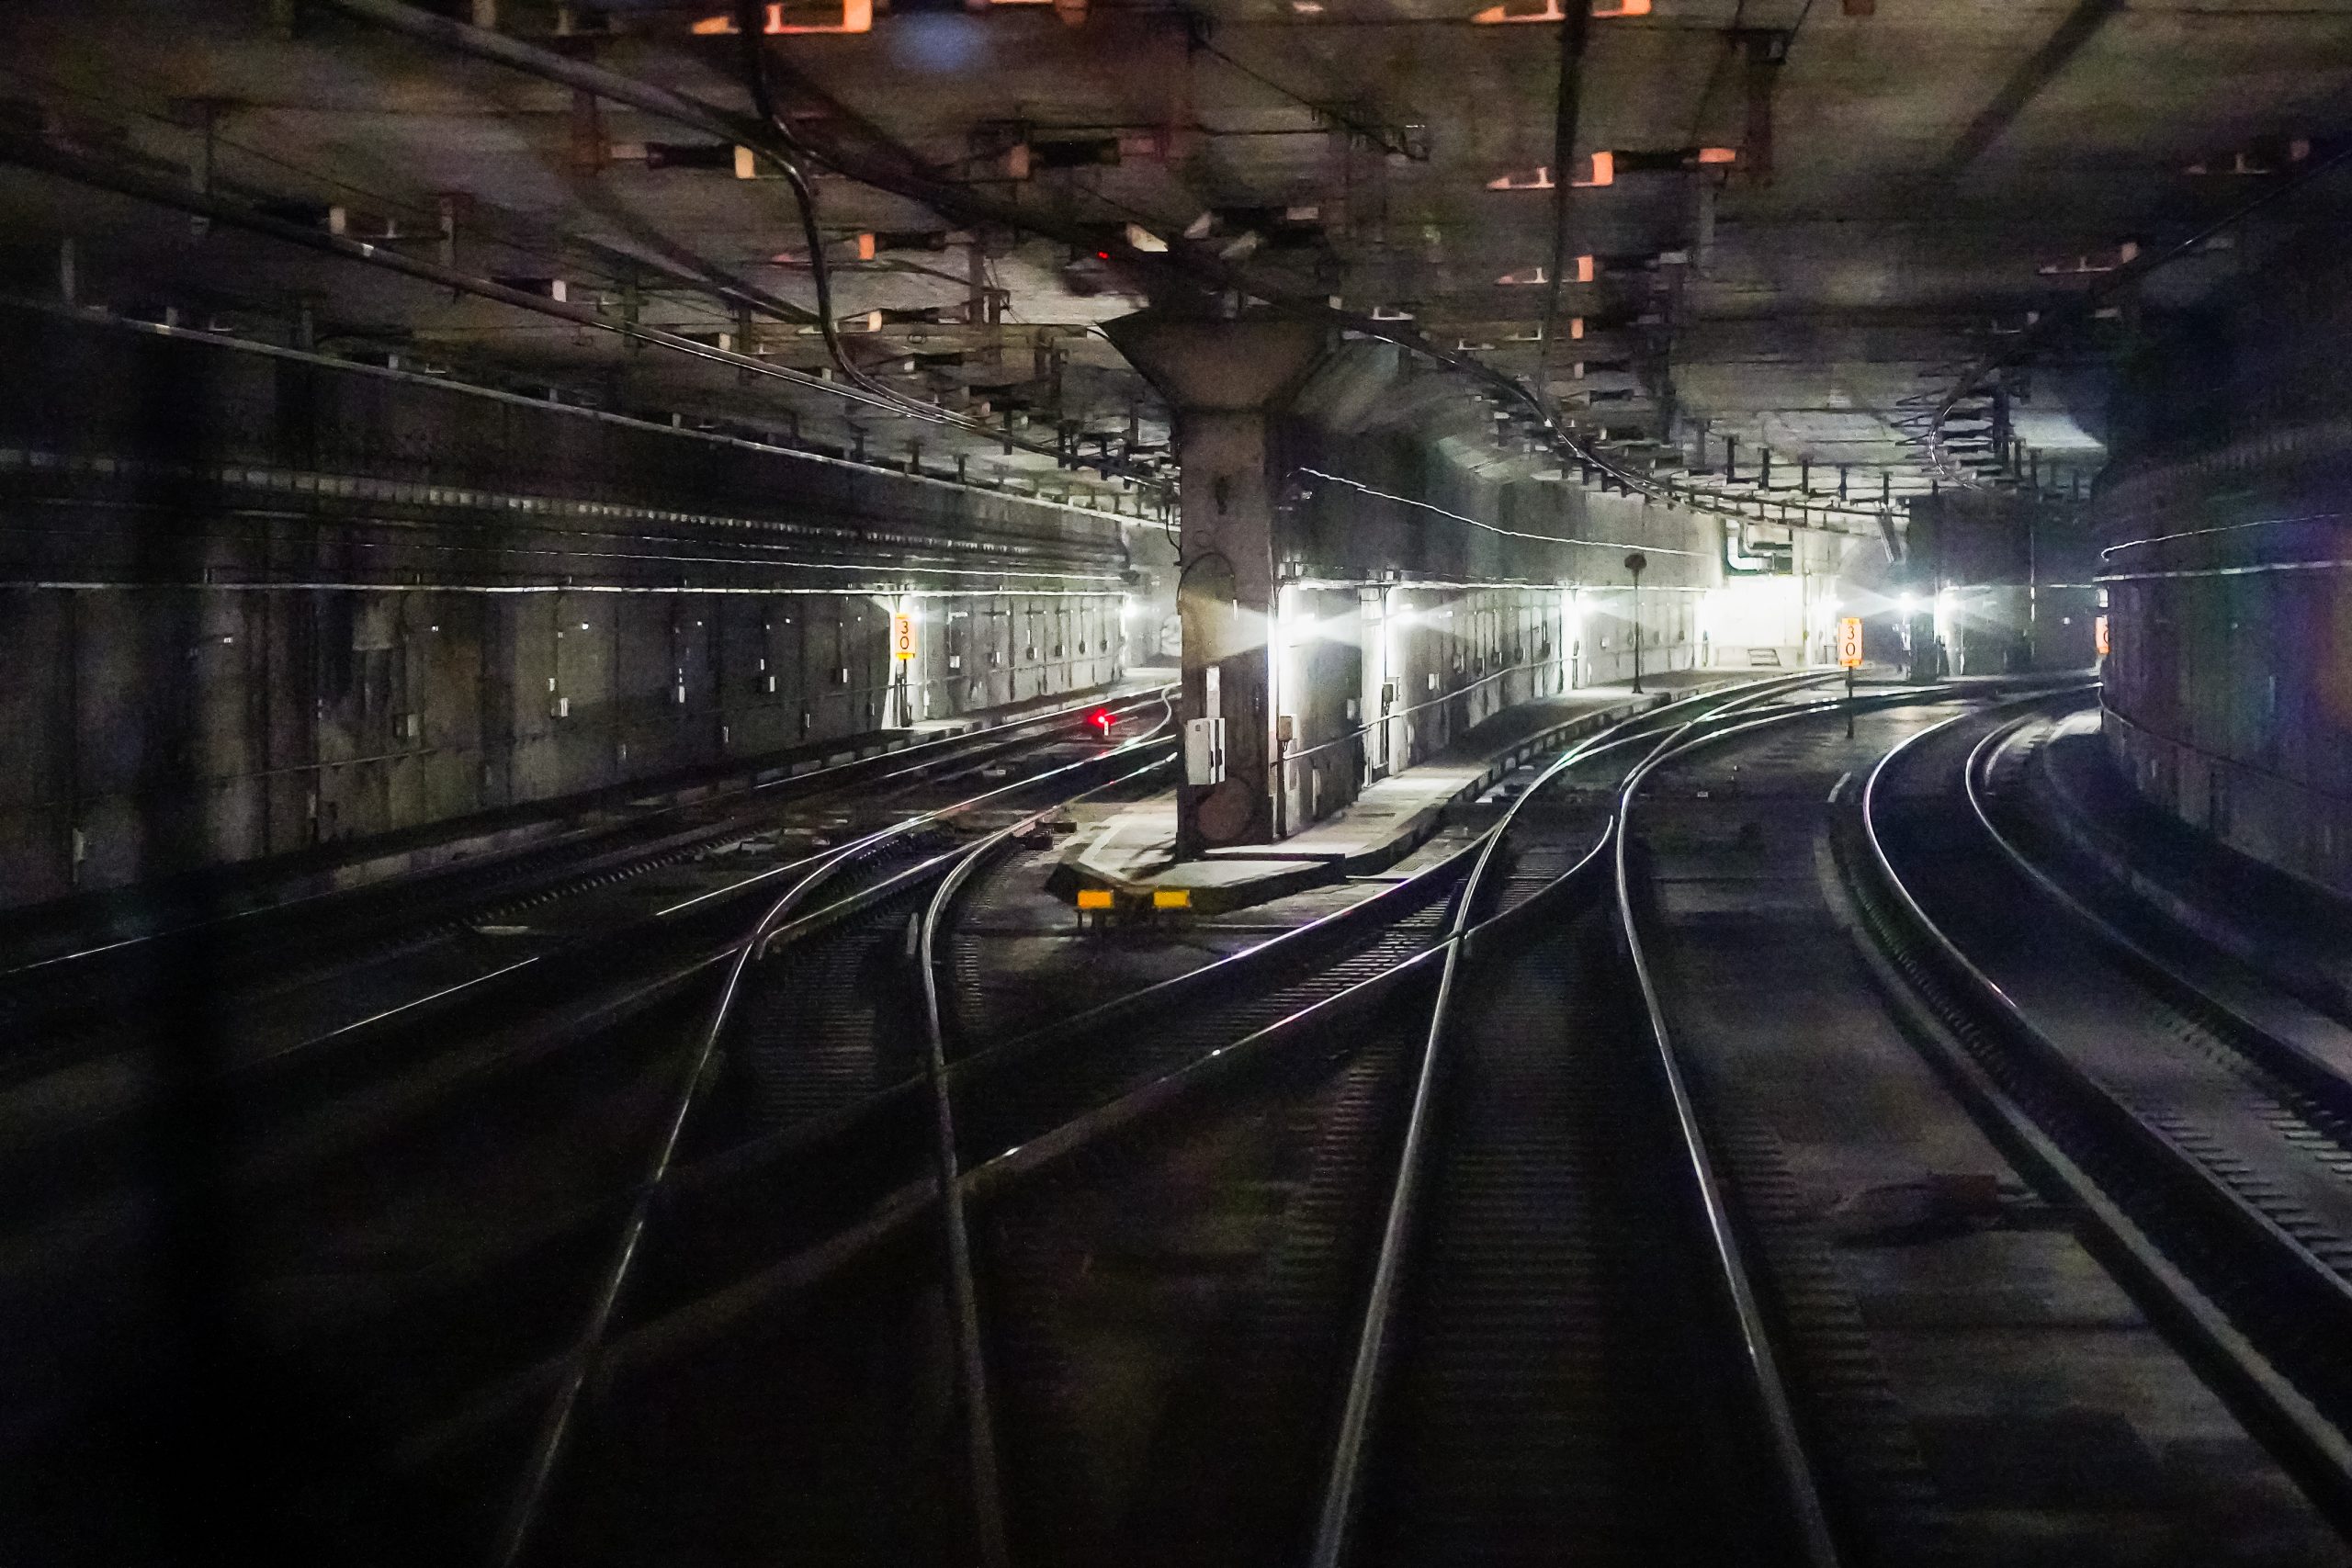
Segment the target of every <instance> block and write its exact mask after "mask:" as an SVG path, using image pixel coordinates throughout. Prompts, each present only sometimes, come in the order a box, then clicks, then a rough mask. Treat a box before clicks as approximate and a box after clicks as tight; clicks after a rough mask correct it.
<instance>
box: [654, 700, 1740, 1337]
mask: <svg viewBox="0 0 2352 1568" xmlns="http://www.w3.org/2000/svg"><path fill="white" fill-rule="evenodd" d="M1777 683H1778V682H1757V683H1755V684H1758V685H1771V684H1777ZM1742 689H1743V690H1744V689H1745V688H1742ZM1702 695H1714V696H1719V695H1721V694H1702ZM1699 700H1702V697H1701V696H1693V697H1690V698H1683V699H1679V700H1678V701H1677V702H1676V703H1674V704H1670V705H1661V707H1659V708H1657V709H1653V710H1651V712H1650V713H1649V714H1645V715H1641V716H1635V717H1634V718H1633V719H1629V720H1627V721H1625V722H1626V723H1627V724H1637V723H1641V722H1645V721H1646V720H1649V719H1650V718H1652V717H1654V716H1655V715H1656V714H1657V713H1659V712H1662V711H1665V708H1667V707H1680V706H1683V705H1687V704H1689V703H1691V702H1695V701H1699ZM1611 744H1613V742H1611V741H1610V740H1609V739H1608V738H1607V737H1597V738H1595V739H1593V740H1591V741H1589V742H1587V743H1586V747H1585V750H1587V751H1588V754H1589V753H1590V752H1592V751H1595V750H1600V749H1604V748H1605V747H1606V746H1608V745H1611ZM1489 831H1491V829H1490V830H1489ZM1485 841H1486V840H1485V839H1484V838H1482V839H1481V840H1478V841H1476V842H1474V843H1473V844H1472V845H1470V846H1467V847H1466V848H1465V851H1464V853H1469V852H1476V851H1477V850H1478V849H1479V848H1480V846H1481V845H1482V844H1483V843H1484V842H1485ZM1460 859H1461V855H1460V854H1457V855H1456V856H1453V857H1450V861H1449V863H1454V862H1458V861H1459V860H1460ZM1440 869H1442V868H1432V870H1431V871H1430V872H1425V873H1424V875H1431V874H1435V873H1436V871H1437V870H1440ZM1565 884H1566V878H1565V877H1564V878H1560V879H1556V880H1555V883H1554V884H1553V885H1552V886H1551V887H1550V888H1547V889H1546V892H1547V893H1549V892H1552V891H1555V890H1556V889H1557V888H1558V887H1559V886H1564V885H1565ZM1392 891H1393V890H1392ZM1545 902H1548V900H1547V899H1545V898H1544V897H1541V896H1539V897H1538V898H1532V899H1529V900H1526V901H1524V902H1522V903H1521V904H1520V905H1517V906H1514V908H1513V909H1512V911H1511V913H1510V917H1508V918H1511V919H1517V918H1520V917H1521V916H1523V915H1524V914H1525V913H1527V912H1528V911H1530V910H1531V909H1532V908H1538V907H1541V905H1542V904H1544V903H1545ZM1342 913H1345V911H1342ZM1294 934H1295V933H1294ZM1263 945H1267V944H1261V946H1263ZM1252 951H1253V952H1254V951H1256V950H1254V949H1253V950H1252ZM1445 951H1446V949H1445V948H1444V947H1443V946H1442V945H1432V946H1431V947H1430V948H1428V949H1426V950H1424V951H1423V952H1422V953H1419V954H1418V955H1416V956H1415V957H1413V958H1410V959H1408V960H1405V961H1404V962H1402V963H1400V964H1397V965H1396V966H1395V967H1394V968H1392V969H1389V970H1386V971H1384V972H1383V973H1382V974H1380V975H1377V976H1373V977H1372V978H1370V979H1367V980H1364V981H1361V982H1358V983H1357V984H1356V985H1355V986H1353V987H1350V988H1349V989H1347V990H1344V991H1342V992H1340V993H1339V994H1338V995H1336V996H1333V997H1330V998H1324V999H1322V1000H1320V1001H1317V1002H1316V1003H1314V1004H1313V1005H1312V1006H1310V1007H1308V1008H1306V1009H1304V1010H1302V1011H1301V1012H1300V1013H1297V1014H1294V1015H1292V1016H1291V1017H1289V1018H1286V1019H1283V1020H1280V1021H1275V1022H1273V1023H1271V1024H1268V1025H1266V1026H1264V1027H1263V1028H1261V1029H1259V1030H1256V1031H1254V1032H1252V1033H1250V1035H1248V1036H1245V1037H1244V1038H1243V1039H1241V1040H1239V1041H1237V1042H1234V1043H1229V1044H1227V1045H1225V1046H1221V1047H1219V1048H1217V1049H1216V1050H1215V1051H1213V1052H1211V1053H1209V1054H1208V1055H1206V1056H1204V1057H1201V1058H1198V1059H1195V1060H1194V1061H1193V1062H1191V1063H1188V1064H1186V1065H1184V1066H1181V1067H1178V1068H1176V1069H1174V1070H1172V1071H1170V1072H1169V1073H1167V1074H1165V1075H1163V1076H1161V1077H1159V1078H1156V1079H1154V1080H1152V1081H1151V1082H1149V1083H1147V1084H1145V1085H1143V1086H1141V1087H1139V1088H1137V1089H1133V1090H1130V1091H1127V1092H1126V1093H1125V1094H1123V1095H1121V1096H1120V1097H1118V1098H1117V1099H1116V1100H1113V1101H1111V1102H1109V1103H1107V1104H1105V1105H1103V1106H1101V1107H1098V1108H1097V1109H1096V1110H1094V1111H1089V1112H1086V1113H1083V1114H1081V1115H1080V1116H1078V1117H1075V1118H1073V1119H1072V1120H1071V1121H1069V1122H1065V1123H1063V1124H1062V1125H1061V1126H1059V1127H1057V1128H1055V1129H1052V1130H1050V1131H1048V1132H1046V1133H1045V1134H1040V1135H1038V1136H1037V1137H1035V1138H1033V1139H1031V1140H1030V1141H1029V1142H1028V1143H1025V1144H1023V1145H1018V1146H1015V1147H1013V1148H1011V1149H1008V1150H1006V1151H1004V1152H1003V1153H1002V1154H1000V1155H998V1156H994V1157H993V1158H991V1159H989V1161H987V1162H986V1163H984V1164H982V1165H980V1166H978V1167H974V1168H969V1169H967V1170H966V1171H964V1172H963V1174H962V1177H961V1180H962V1182H963V1184H964V1186H965V1187H966V1190H967V1195H984V1194H991V1193H993V1192H995V1191H997V1190H1001V1186H1002V1184H1003V1183H1004V1182H1005V1181H1007V1180H1010V1179H1014V1178H1016V1177H1018V1176H1022V1175H1025V1174H1028V1173H1030V1172H1032V1171H1034V1170H1035V1169H1038V1168H1042V1167H1043V1166H1045V1165H1046V1164H1049V1163H1051V1161H1052V1160H1054V1159H1057V1158H1059V1157H1062V1156H1065V1155H1067V1154H1068V1153H1069V1152H1071V1151H1072V1150H1074V1149H1076V1148H1078V1147H1080V1146H1083V1145H1086V1144H1089V1143H1091V1142H1092V1141H1094V1140H1095V1139H1097V1138H1099V1137H1101V1136H1103V1134H1107V1133H1108V1132H1111V1131H1113V1130H1115V1129H1116V1128H1118V1127H1122V1126H1125V1125H1126V1124H1127V1123H1129V1122H1133V1121H1135V1120H1136V1119H1137V1118H1138V1117H1140V1116H1142V1115H1144V1114H1145V1113H1147V1112H1148V1111H1153V1110H1157V1109H1159V1108H1161V1107H1163V1106H1165V1105H1167V1104H1169V1103H1171V1102H1173V1101H1174V1100H1177V1099H1180V1098H1182V1097H1183V1096H1184V1095H1186V1094H1189V1093H1191V1092H1193V1090H1195V1089H1198V1088H1200V1087H1201V1086H1203V1085H1204V1084H1206V1083H1208V1082H1210V1081H1213V1080H1214V1079H1215V1078H1216V1077H1220V1076H1222V1075H1223V1074H1225V1073H1227V1072H1229V1071H1231V1070H1234V1069H1235V1068H1236V1067H1238V1066H1240V1065H1241V1064H1243V1063H1245V1062H1247V1061H1249V1060H1250V1059H1252V1058H1253V1057H1255V1056H1257V1055H1262V1054H1263V1052H1264V1051H1265V1050H1267V1049H1268V1048H1270V1047H1271V1046H1272V1045H1274V1044H1277V1043H1283V1042H1286V1041H1287V1040H1289V1039H1290V1038H1292V1037H1294V1036H1295V1034H1296V1033H1297V1032H1298V1031H1299V1030H1300V1028H1301V1027H1302V1026H1303V1025H1304V1024H1306V1023H1307V1022H1309V1021H1320V1020H1321V1019H1323V1018H1326V1017H1329V1015H1330V1014H1331V1013H1333V1012H1334V1011H1337V1010H1344V1009H1345V1008H1347V1007H1349V1006H1351V1005H1352V1001H1361V1000H1363V999H1364V998H1369V997H1372V996H1374V995H1377V994H1380V993H1382V992H1385V990H1386V989H1387V988H1389V987H1392V986H1393V985H1395V984H1396V983H1397V981H1398V980H1399V979H1400V978H1404V977H1408V976H1410V975H1411V974H1414V973H1418V972H1419V970H1420V969H1421V968H1422V967H1423V966H1425V965H1426V964H1430V963H1432V962H1435V961H1438V960H1440V959H1442V954H1443V953H1444V952H1445ZM1246 956H1248V954H1246V953H1245V954H1237V955H1235V957H1236V958H1241V957H1246ZM1226 962H1231V960H1227V961H1226ZM1211 967H1215V966H1211ZM1182 978H1183V977H1182V976H1179V977H1178V979H1179V980H1182ZM1173 983H1174V982H1162V984H1161V986H1160V987H1153V990H1154V991H1155V992H1159V993H1160V994H1163V995H1164V994H1165V987H1167V986H1168V985H1170V984H1173ZM1351 998H1352V1001H1351ZM1116 1005H1119V1004H1106V1009H1105V1010H1107V1009H1108V1007H1110V1006H1116ZM1098 1011H1103V1010H1098ZM1021 1043H1022V1042H1016V1043H1015V1044H1016V1045H1019V1044H1021ZM1000 1049H1001V1048H1000ZM981 1059H982V1058H980V1057H968V1056H967V1057H966V1058H964V1059H963V1060H961V1061H959V1062H957V1063H955V1064H953V1065H952V1066H951V1068H950V1077H951V1079H953V1078H955V1077H958V1076H959V1075H960V1074H962V1073H965V1072H968V1071H970V1070H971V1069H972V1067H973V1066H974V1064H975V1063H976V1062H978V1061H980V1060H981ZM897 1092H899V1091H897V1090H885V1091H882V1093H883V1094H884V1095H892V1094H895V1093H897ZM876 1098H877V1099H878V1098H879V1097H876ZM724 1157H725V1156H720V1158H721V1159H723V1158H724ZM935 1196H936V1194H935V1191H934V1190H933V1185H932V1183H931V1182H930V1181H929V1180H925V1181H923V1182H922V1183H919V1184H917V1185H915V1186H911V1187H908V1188H902V1189H901V1190H899V1191H898V1192H897V1193H895V1194H893V1195H892V1196H891V1197H890V1198H888V1200H886V1201H884V1202H883V1203H882V1204H880V1205H879V1206H878V1207H877V1208H876V1211H875V1212H874V1213H872V1214H870V1215H869V1216H868V1218H867V1219H866V1220H865V1222H863V1223H862V1224H859V1225H857V1226H855V1227H853V1228H852V1230H850V1231H847V1232H843V1233H841V1234H840V1235H836V1236H835V1237H834V1238H833V1239H831V1240H829V1241H827V1242H825V1243H822V1244H820V1245H818V1246H816V1247H810V1248H809V1249H807V1250H805V1251H803V1252H801V1253H798V1254H796V1255H794V1256H793V1257H791V1258H785V1259H783V1260H781V1261H779V1262H778V1263H776V1264H775V1265H773V1266H771V1267H769V1268H767V1269H763V1270H762V1271H760V1272H759V1273H758V1274H755V1275H752V1276H750V1277H748V1278H746V1279H743V1280H739V1281H737V1282H736V1283H735V1284H733V1285H730V1286H729V1287H727V1288H725V1289H724V1290H722V1291H720V1292H713V1293H712V1294H711V1295H709V1296H707V1297H705V1298H703V1299H702V1300H701V1301H699V1302H696V1303H692V1304H690V1305H687V1306H684V1307H681V1308H678V1309H676V1310H675V1311H673V1312H672V1313H670V1314H667V1315H666V1316H665V1317H664V1318H663V1319H661V1320H657V1321H655V1322H652V1323H649V1324H645V1325H639V1326H638V1327H636V1328H634V1329H632V1330H630V1331H629V1333H628V1336H627V1337H626V1339H627V1342H626V1343H625V1344H622V1345H619V1346H617V1347H616V1349H617V1351H618V1355H617V1356H616V1359H627V1360H628V1362H630V1363H632V1364H633V1365H636V1366H642V1365H645V1364H649V1363H650V1361H652V1360H654V1359H660V1358H662V1357H664V1356H667V1355H671V1354H674V1353H676V1352H677V1351H678V1350H679V1349H680V1348H684V1346H685V1345H687V1344H691V1343H695V1342H698V1341H700V1340H703V1339H706V1338H708V1337H711V1336H712V1335H714V1334H716V1333H718V1332H719V1331H720V1330H721V1329H723V1328H724V1327H725V1326H726V1325H727V1324H729V1323H731V1322H733V1321H735V1320H737V1319H739V1318H741V1316H743V1315H744V1314H747V1313H749V1312H751V1311H752V1310H753V1309H755V1308H756V1307H759V1306H762V1305H764V1304H767V1303H772V1302H774V1301H775V1300H778V1299H780V1298H782V1297H785V1296H787V1295H790V1294H793V1293H796V1292H798V1291H801V1290H804V1289H806V1288H807V1287H809V1285H811V1284H813V1283H815V1282H816V1281H817V1280H821V1279H824V1278H826V1277H829V1276H830V1275H831V1274H832V1273H834V1272H836V1271H837V1270H839V1269H841V1268H842V1267H845V1266H846V1265H847V1264H848V1262H849V1261H850V1260H851V1259H852V1258H855V1257H857V1256H859V1255H861V1254H862V1253H863V1252H865V1251H866V1250H868V1249H869V1248H871V1247H874V1246H876V1245H877V1244H878V1243H880V1242H881V1241H883V1240H885V1239H887V1238H888V1237H889V1236H891V1235H896V1234H898V1232H899V1231H900V1230H902V1229H903V1228H904V1227H905V1226H906V1225H907V1224H910V1223H912V1222H913V1221H914V1220H916V1219H917V1218H919V1217H921V1216H922V1214H923V1213H926V1212H927V1211H928V1209H929V1206H930V1204H931V1203H932V1202H933V1201H934V1199H935Z"/></svg>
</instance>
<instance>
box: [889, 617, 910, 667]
mask: <svg viewBox="0 0 2352 1568" xmlns="http://www.w3.org/2000/svg"><path fill="white" fill-rule="evenodd" d="M914 656H915V618H914V617H913V616H912V615H893V616H891V617H890V657H891V658H893V659H912V658H913V657H914Z"/></svg>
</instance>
